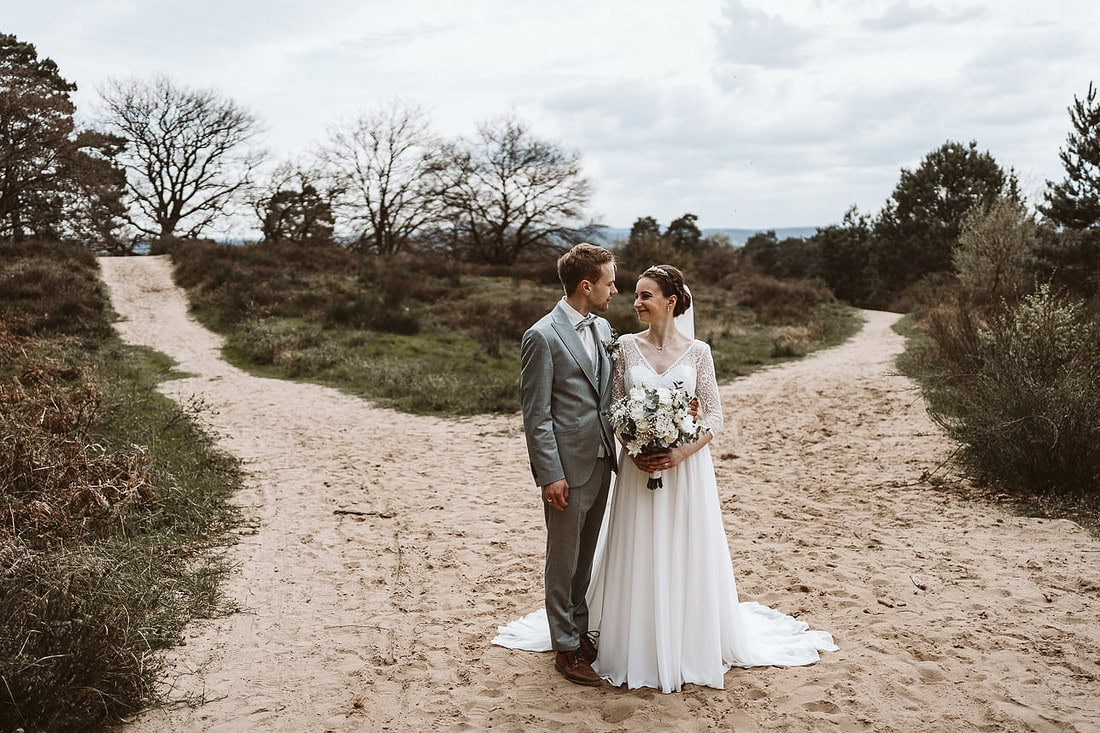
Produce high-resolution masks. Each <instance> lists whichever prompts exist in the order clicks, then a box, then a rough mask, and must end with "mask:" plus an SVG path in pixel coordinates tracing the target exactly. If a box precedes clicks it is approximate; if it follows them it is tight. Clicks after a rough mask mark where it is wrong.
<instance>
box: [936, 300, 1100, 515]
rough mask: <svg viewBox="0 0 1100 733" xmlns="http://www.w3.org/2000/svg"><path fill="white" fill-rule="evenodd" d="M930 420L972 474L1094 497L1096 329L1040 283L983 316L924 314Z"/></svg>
mask: <svg viewBox="0 0 1100 733" xmlns="http://www.w3.org/2000/svg"><path fill="white" fill-rule="evenodd" d="M929 323H930V326H929V334H930V336H931V344H932V347H931V350H930V352H929V353H928V354H926V355H925V361H926V362H928V361H930V362H931V366H932V368H933V369H935V370H936V371H937V372H938V376H939V379H938V387H937V389H936V392H935V394H934V395H933V399H932V406H933V413H932V414H933V417H934V418H935V419H936V421H937V422H938V423H939V424H941V425H942V426H943V427H944V429H945V430H946V431H947V432H948V434H949V435H951V436H952V437H953V438H955V439H956V440H958V441H959V442H960V443H962V445H963V449H964V450H963V455H964V458H965V460H966V462H967V464H968V465H969V466H970V467H971V469H972V470H973V471H974V473H975V474H976V475H977V476H979V477H980V478H983V479H986V480H992V481H994V482H996V483H998V484H1000V485H1003V486H1007V487H1015V488H1017V489H1023V490H1026V491H1034V492H1054V493H1058V494H1064V495H1070V496H1073V495H1093V496H1095V495H1097V494H1098V493H1100V329H1098V327H1097V324H1096V322H1095V321H1094V320H1091V319H1089V318H1088V317H1087V315H1086V312H1085V310H1084V306H1083V304H1082V303H1080V302H1072V301H1071V302H1066V301H1062V300H1060V299H1059V298H1057V297H1056V296H1055V295H1054V294H1053V293H1052V292H1051V291H1050V289H1049V288H1048V287H1047V286H1042V287H1040V288H1039V289H1038V290H1037V291H1036V292H1035V293H1034V294H1032V295H1030V296H1026V297H1024V298H1023V299H1022V300H1021V301H1020V302H1019V303H1017V304H1015V305H1007V304H1006V305H1004V306H1002V308H1001V309H1000V310H998V311H996V312H994V313H993V314H991V315H990V316H989V317H988V318H987V319H986V320H985V321H981V320H979V319H978V318H976V317H975V316H974V314H973V313H972V311H970V310H969V309H966V308H959V307H955V308H942V309H940V310H939V311H937V312H936V313H935V315H934V316H932V317H930V319H929Z"/></svg>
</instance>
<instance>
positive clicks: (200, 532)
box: [0, 243, 239, 731]
mask: <svg viewBox="0 0 1100 733" xmlns="http://www.w3.org/2000/svg"><path fill="white" fill-rule="evenodd" d="M0 255H2V256H0V282H2V283H3V284H4V287H3V288H0V513H2V515H3V517H4V521H3V522H0V730H16V729H24V730H34V731H68V730H80V731H94V730H102V729H104V728H105V727H106V726H107V725H109V724H112V723H115V722H117V721H119V720H120V719H121V718H123V717H125V716H127V715H130V714H132V713H134V712H136V711H138V710H140V709H141V708H142V707H145V706H147V705H149V704H151V703H154V702H155V701H156V700H157V692H156V689H157V684H158V676H159V674H160V673H161V670H162V664H161V661H160V656H159V653H160V651H161V650H162V649H163V648H164V647H166V646H168V645H170V644H172V643H174V642H175V641H176V640H177V639H178V636H179V633H180V629H181V628H182V626H183V624H184V623H185V622H186V621H187V620H188V619H190V618H193V617H195V616H197V615H210V614H211V613H214V612H215V611H216V609H217V608H218V606H219V600H218V593H217V581H218V578H219V577H220V574H221V573H222V572H223V568H222V564H221V561H220V560H218V559H217V557H216V556H211V555H209V554H208V553H207V550H208V549H209V548H210V546H211V545H212V544H213V543H217V542H219V541H221V538H222V537H223V536H224V534H223V533H224V532H225V530H226V529H227V527H228V526H229V525H230V523H231V521H232V512H231V510H230V509H229V508H228V507H227V506H226V504H225V500H226V497H227V496H228V494H229V493H230V492H231V491H232V490H234V489H235V488H236V486H238V485H239V474H238V473H237V467H236V463H235V462H234V461H233V460H232V459H230V458H228V457H227V456H225V455H224V454H221V453H219V452H217V451H216V450H214V448H213V444H212V442H211V439H210V438H209V437H208V436H206V435H204V434H203V433H201V432H200V431H199V429H198V428H197V427H196V424H195V422H194V421H193V419H192V418H193V415H192V414H191V412H189V411H187V410H183V409H181V408H180V407H179V406H177V405H176V404H175V403H172V402H170V401H169V400H167V399H166V398H164V397H163V396H161V395H159V394H158V393H157V392H156V391H155V382H156V381H157V379H158V377H157V375H158V374H161V375H163V374H164V373H166V371H167V365H166V364H165V363H164V360H163V359H157V358H155V357H154V356H152V355H151V354H150V353H149V352H146V351H144V350H139V349H133V348H130V347H125V346H122V345H121V344H119V343H118V342H117V341H116V340H114V339H113V338H110V337H109V336H108V334H109V333H110V325H109V323H108V320H107V315H108V312H109V308H108V306H107V302H106V298H105V296H104V293H103V290H102V288H101V287H99V284H98V282H97V280H96V274H95V272H96V264H95V260H94V258H92V257H90V256H88V255H87V253H86V252H84V251H83V250H81V249H79V248H77V247H69V246H64V245H57V244H52V243H35V244H33V245H27V244H24V245H21V246H11V245H8V244H0ZM57 314H62V316H64V317H58V316H57Z"/></svg>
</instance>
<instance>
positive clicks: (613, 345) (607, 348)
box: [603, 329, 622, 361]
mask: <svg viewBox="0 0 1100 733" xmlns="http://www.w3.org/2000/svg"><path fill="white" fill-rule="evenodd" d="M621 348H622V344H621V343H620V342H619V333H618V331H616V330H615V329H611V338H609V339H607V340H605V341H604V342H603V350H604V353H606V354H607V358H609V359H611V361H615V360H617V359H618V358H619V349H621Z"/></svg>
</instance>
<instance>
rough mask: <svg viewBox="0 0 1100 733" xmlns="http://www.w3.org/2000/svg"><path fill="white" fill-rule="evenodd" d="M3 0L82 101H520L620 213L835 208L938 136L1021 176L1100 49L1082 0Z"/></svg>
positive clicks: (351, 107) (344, 112)
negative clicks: (135, 81)
mask: <svg viewBox="0 0 1100 733" xmlns="http://www.w3.org/2000/svg"><path fill="white" fill-rule="evenodd" d="M12 5H14V3H12ZM3 15H4V21H3V23H4V27H3V28H2V30H3V31H4V32H9V33H15V34H16V35H18V36H19V37H20V38H21V39H23V40H27V41H30V42H32V43H35V44H36V46H37V47H38V49H39V52H40V53H41V54H43V55H48V56H51V57H53V58H54V59H55V60H56V61H57V62H58V64H59V66H60V68H61V71H62V74H63V75H64V76H66V78H69V79H72V80H74V81H76V82H77V83H78V84H79V85H80V87H81V91H80V93H79V94H78V97H77V102H78V105H79V106H80V107H81V109H82V110H83V109H87V108H88V107H90V105H91V102H92V101H93V100H94V99H95V93H94V89H95V86H96V85H97V84H99V83H102V82H103V81H104V80H105V79H107V78H108V77H111V76H125V75H130V74H137V75H149V74H153V73H157V72H163V73H166V74H168V75H169V76H171V77H172V78H174V79H176V80H178V81H180V82H181V83H185V84H188V85H191V86H203V87H215V88H217V89H219V90H220V91H221V92H223V93H224V94H226V95H228V96H230V97H233V98H234V99H236V100H237V101H239V102H241V103H242V104H244V105H246V106H248V107H249V108H251V109H253V110H254V111H255V112H257V113H258V114H259V115H260V116H261V117H262V118H263V119H264V121H265V123H266V126H267V128H268V130H269V135H268V146H269V147H270V148H271V149H272V150H273V151H275V152H277V153H282V154H293V153H296V152H299V151H301V150H303V149H304V148H305V147H307V146H308V145H310V144H311V143H312V142H313V141H316V140H319V139H320V138H321V137H322V136H323V135H324V133H325V129H326V127H327V126H328V125H330V124H332V123H334V122H337V121H339V120H342V119H347V118H350V117H353V116H355V115H357V114H359V113H361V112H363V111H366V110H369V109H372V108H374V107H375V106H377V105H378V104H379V103H381V102H384V101H385V100H388V99H392V98H394V97H399V98H402V99H406V100H408V101H411V102H414V103H419V104H421V105H423V106H424V107H425V108H426V109H427V110H429V112H430V113H431V114H432V117H433V119H434V121H435V124H436V126H437V128H438V129H439V130H440V131H441V132H443V133H444V134H448V135H455V134H469V133H472V132H473V130H474V127H475V123H476V122H478V121H479V120H483V119H485V118H488V117H493V116H497V115H501V114H504V113H508V112H509V111H514V112H515V113H516V114H517V115H518V116H520V118H521V119H523V120H524V121H526V122H528V123H529V125H530V127H531V128H532V130H533V131H534V132H536V133H537V134H539V135H541V136H544V137H548V138H551V139H554V140H557V141H559V142H561V143H562V144H564V145H566V146H568V147H572V148H577V149H579V150H580V152H581V153H582V156H583V160H584V163H585V168H586V170H587V171H588V173H589V175H590V176H591V177H592V180H593V184H594V188H595V192H596V193H595V198H594V201H593V204H594V209H595V210H596V211H597V212H599V213H601V214H602V215H603V216H604V218H605V219H606V220H607V222H608V223H610V224H612V225H616V226H629V225H630V223H632V222H633V220H634V219H635V218H637V217H639V216H644V215H652V216H655V217H656V218H657V219H658V220H659V221H661V222H663V223H667V222H668V221H669V220H671V219H672V218H674V217H676V216H679V215H680V214H682V213H685V212H688V211H691V212H694V213H696V214H698V215H699V221H700V224H701V225H703V226H705V227H719V226H747V227H768V228H770V227H781V226H789V225H806V224H828V223H833V222H836V221H839V219H840V218H841V217H842V216H843V213H844V211H845V209H846V208H847V207H848V205H850V204H852V203H856V204H858V205H859V206H860V208H861V209H863V210H865V211H875V210H877V209H878V208H879V207H880V206H881V205H882V203H883V202H884V201H885V199H886V197H887V196H888V195H889V193H890V191H891V190H892V189H893V186H894V185H895V184H896V182H897V179H898V173H899V170H900V169H901V168H902V167H903V166H905V167H911V166H913V165H915V164H917V163H918V162H919V161H920V159H921V158H922V157H923V156H924V155H925V154H926V153H928V152H930V151H932V150H934V149H936V148H938V147H939V146H940V145H942V144H943V143H944V142H945V141H946V140H949V139H950V140H958V141H962V142H968V141H970V140H976V141H977V142H978V145H979V147H980V148H981V149H982V150H989V151H990V152H991V153H992V154H993V155H994V157H995V158H996V159H997V160H998V161H999V162H1000V163H1001V164H1002V165H1003V166H1004V167H1006V168H1007V167H1014V168H1015V169H1016V170H1017V171H1018V173H1019V174H1020V177H1021V181H1022V182H1023V184H1024V187H1025V190H1026V191H1029V192H1032V193H1036V192H1038V190H1039V189H1040V188H1041V186H1042V183H1043V181H1044V180H1045V179H1047V178H1059V177H1060V173H1061V171H1060V168H1059V163H1058V148H1059V146H1061V145H1062V144H1064V140H1065V135H1066V132H1067V131H1068V126H1069V120H1068V116H1067V114H1066V111H1065V109H1066V107H1067V106H1068V105H1069V104H1070V103H1071V102H1072V99H1073V96H1074V94H1083V93H1084V91H1085V90H1086V89H1087V86H1088V82H1089V81H1090V80H1098V79H1097V78H1096V77H1095V74H1096V73H1097V70H1098V69H1100V50H1098V46H1100V44H1096V42H1095V39H1094V38H1093V36H1094V29H1095V28H1097V27H1100V9H1098V8H1097V6H1096V4H1094V3H1092V2H1090V1H1089V0H1049V1H1048V2H1047V3H1043V4H1039V3H1034V2H1031V1H1030V0H1000V1H999V2H992V0H988V1H977V0H974V1H972V2H962V3H960V2H956V1H954V0H929V1H926V2H922V1H919V0H899V1H897V2H892V3H890V4H886V5H884V4H883V3H881V2H875V1H874V0H829V1H828V2H826V1H825V0H782V1H778V0H728V1H726V2H723V1H722V0H689V1H686V2H678V3H669V2H665V1H664V0H615V1H613V2H600V3H591V2H588V1H587V0H559V1H558V2H555V3H553V4H549V3H543V2H536V1H535V0H468V1H467V2H463V3H444V2H438V1H436V0H372V1H370V2H363V1H362V0H328V1H326V2H325V3H317V4H313V5H312V6H307V5H306V4H304V3H300V2H289V1H288V0H287V1H283V2H271V1H270V0H264V1H261V0H245V1H237V2H231V3H227V2H224V1H223V2H220V3H216V2H211V1H210V0H192V1H191V2H189V3H172V4H167V3H149V2H143V1H141V0H79V1H78V0H65V1H62V0H42V2H39V3H23V4H21V5H18V6H14V7H12V8H10V9H5V11H4V14H3ZM59 18H63V19H64V22H58V19H59Z"/></svg>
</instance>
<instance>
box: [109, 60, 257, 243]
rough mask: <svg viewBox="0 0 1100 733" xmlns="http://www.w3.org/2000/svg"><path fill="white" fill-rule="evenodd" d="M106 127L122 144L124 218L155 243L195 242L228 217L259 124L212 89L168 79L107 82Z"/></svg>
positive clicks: (252, 155) (253, 159)
mask: <svg viewBox="0 0 1100 733" xmlns="http://www.w3.org/2000/svg"><path fill="white" fill-rule="evenodd" d="M101 96H102V98H103V102H104V105H105V108H106V120H105V122H106V124H107V125H108V126H109V127H110V128H111V129H112V130H113V131H114V132H116V133H117V134H119V135H120V136H121V137H123V138H125V139H126V142H127V145H126V149H125V151H124V152H123V153H122V155H121V156H120V158H121V160H122V162H123V165H124V166H125V168H126V171H127V189H128V193H129V203H130V206H131V209H130V218H131V221H132V222H133V224H134V226H135V227H137V228H138V229H139V230H140V231H142V232H144V233H145V234H148V235H152V236H154V237H171V236H176V235H179V234H181V233H182V234H183V235H185V236H191V237H193V236H198V235H199V234H200V233H201V232H202V231H203V230H204V229H206V228H208V227H209V226H210V225H211V224H213V223H214V221H215V220H217V219H218V218H219V217H222V216H225V215H227V214H228V213H229V212H230V211H231V210H232V206H233V205H234V204H235V203H236V202H237V199H238V198H239V197H240V195H241V194H242V193H243V192H244V190H245V189H246V188H247V186H248V185H249V184H250V182H251V176H252V171H253V169H254V168H255V167H256V165H257V164H258V162H259V159H260V154H259V153H258V152H257V151H256V150H255V149H253V148H252V147H251V143H252V142H253V141H254V139H255V137H256V135H257V134H258V132H259V123H258V122H257V120H256V118H255V117H254V116H253V115H252V114H251V113H250V112H248V111H247V110H245V109H244V108H242V107H240V106H239V105H238V104H237V103H236V102H234V101H232V100H230V99H226V98H224V97H222V96H220V95H219V94H218V93H217V92H215V91H213V90H192V89H186V88H183V87H179V86H176V85H175V84H173V83H172V81H171V80H169V79H168V78H166V77H163V76H159V77H155V78H153V79H152V80H149V81H144V80H138V79H130V80H126V81H119V80H115V81H112V82H110V83H109V84H108V85H107V87H106V88H105V89H104V90H102V91H101Z"/></svg>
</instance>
